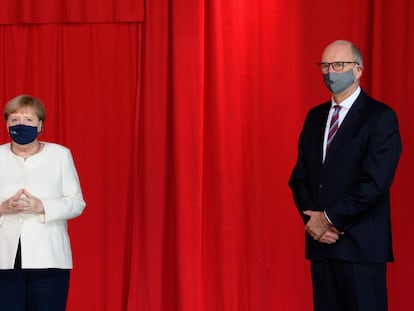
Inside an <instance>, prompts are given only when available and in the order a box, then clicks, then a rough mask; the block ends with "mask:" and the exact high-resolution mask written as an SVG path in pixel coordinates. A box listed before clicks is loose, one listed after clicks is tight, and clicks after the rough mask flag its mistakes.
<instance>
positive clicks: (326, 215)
mask: <svg viewBox="0 0 414 311" xmlns="http://www.w3.org/2000/svg"><path fill="white" fill-rule="evenodd" d="M323 214H324V215H325V217H326V220H327V221H328V222H329V223H330V224H331V225H332V226H333V223H332V221H331V220H330V219H329V217H328V214H326V211H323Z"/></svg>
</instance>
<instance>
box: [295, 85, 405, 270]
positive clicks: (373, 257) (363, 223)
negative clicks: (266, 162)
mask: <svg viewBox="0 0 414 311" xmlns="http://www.w3.org/2000/svg"><path fill="white" fill-rule="evenodd" d="M330 106H331V102H326V103H324V104H321V105H319V106H316V107H314V108H313V109H311V110H310V111H309V113H308V115H307V117H306V120H305V124H304V126H303V130H302V132H301V134H300V138H299V144H298V147H299V154H298V159H297V163H296V165H295V167H294V169H293V171H292V174H291V177H290V180H289V186H290V187H291V189H292V192H293V197H294V200H295V204H296V206H297V208H298V210H299V212H300V213H301V215H302V217H303V220H304V222H305V223H306V222H307V220H308V217H307V216H305V215H303V213H302V212H303V211H304V210H315V211H326V213H327V215H328V217H329V219H330V220H331V221H332V223H333V224H334V226H335V227H336V228H337V229H338V230H340V231H344V232H345V234H344V235H343V236H341V238H340V239H339V240H338V241H337V243H335V244H332V245H328V244H322V243H319V242H317V241H314V240H313V239H312V237H310V236H309V235H308V234H306V257H307V258H308V259H311V260H321V259H324V258H335V259H340V260H346V261H350V262H359V263H375V262H378V263H381V262H387V261H392V260H393V253H392V240H391V222H390V187H391V184H392V182H393V179H394V174H395V170H396V167H397V163H398V159H399V157H400V154H401V149H402V147H401V138H400V134H399V129H398V120H397V116H396V114H395V112H394V111H393V110H392V109H391V108H390V107H388V106H387V105H385V104H383V103H380V102H378V101H376V100H374V99H373V98H371V97H369V96H367V95H366V94H365V93H364V92H363V91H361V93H360V95H359V96H358V98H357V99H356V101H355V102H354V104H353V105H352V107H351V109H350V110H349V111H348V114H347V115H346V117H345V119H344V120H343V122H342V124H341V126H340V128H339V130H338V132H337V133H336V136H335V137H334V139H333V141H332V143H331V145H330V148H329V152H328V154H327V156H326V159H325V162H324V163H322V148H323V137H324V131H325V125H326V120H327V117H328V112H329V109H330Z"/></svg>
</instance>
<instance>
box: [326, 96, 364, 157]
mask: <svg viewBox="0 0 414 311" xmlns="http://www.w3.org/2000/svg"><path fill="white" fill-rule="evenodd" d="M365 99H366V95H365V93H364V92H363V91H361V93H360V94H359V96H358V97H357V99H356V100H355V102H354V103H353V105H352V107H351V109H350V110H349V111H348V113H347V115H346V116H345V119H344V120H343V121H342V123H341V126H340V127H339V129H338V131H337V132H336V134H335V137H334V138H333V140H332V143H331V145H330V147H329V152H328V154H327V155H326V158H325V162H324V163H325V164H326V163H327V162H329V160H330V159H331V158H332V157H334V156H335V153H336V152H338V149H339V148H340V146H341V144H343V143H346V141H347V140H348V139H349V138H350V137H351V136H352V133H353V131H352V129H354V128H355V127H359V124H360V122H361V120H362V118H363V108H364V105H365Z"/></svg>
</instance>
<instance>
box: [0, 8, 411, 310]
mask: <svg viewBox="0 0 414 311" xmlns="http://www.w3.org/2000/svg"><path fill="white" fill-rule="evenodd" d="M22 3H23V2H21V1H19V2H18V3H17V4H20V6H16V4H11V3H10V2H8V1H5V0H2V1H1V4H0V12H1V14H0V22H1V23H2V24H1V25H0V64H1V67H0V68H1V69H0V102H1V103H5V102H6V101H7V100H9V99H10V98H12V97H14V96H16V95H18V94H21V93H29V94H32V95H35V96H38V97H40V98H41V99H42V100H43V101H44V103H45V105H46V109H47V119H46V123H45V131H44V133H43V134H42V137H41V139H43V140H47V141H53V142H58V143H61V144H64V145H66V146H68V147H69V148H71V150H72V152H73V155H74V159H75V163H76V165H77V168H78V172H79V175H80V179H81V183H82V188H83V191H84V196H85V200H86V201H87V208H86V210H85V213H84V214H83V215H82V216H81V217H80V218H77V219H75V220H72V221H70V224H69V229H70V234H71V241H72V246H73V253H74V254H73V255H74V264H75V267H74V270H73V273H72V281H71V288H70V294H69V302H68V310H74V311H75V310H76V311H83V310H85V311H90V310H99V311H104V310H108V311H115V310H120V311H124V310H127V311H133V310H134V311H135V310H139V311H233V310H234V311H245V310H249V311H258V310H260V311H274V310H277V311H284V310H286V311H304V310H305V311H306V310H309V311H310V310H312V299H311V284H310V276H309V265H308V262H307V261H305V259H304V245H303V244H304V243H303V238H304V232H303V224H302V223H301V220H300V219H299V216H298V214H297V212H296V210H295V207H294V205H293V201H292V199H291V195H290V191H289V189H288V186H287V181H288V178H289V174H290V170H291V169H292V167H293V165H294V162H295V160H296V144H297V138H298V135H299V131H300V129H301V126H302V123H303V120H304V117H305V115H306V112H307V111H308V109H309V108H311V107H312V106H314V105H316V104H318V103H320V102H322V101H326V100H327V99H329V93H328V92H327V90H326V89H325V87H324V85H323V81H322V77H321V75H320V73H319V71H318V69H317V66H316V63H317V62H318V61H319V57H320V53H321V51H322V49H323V48H324V47H325V46H326V45H327V44H329V43H330V42H331V41H333V40H335V39H348V40H351V41H353V42H355V43H356V44H357V45H358V46H359V47H360V49H361V51H362V53H363V55H364V61H365V63H364V65H365V70H364V74H363V77H362V86H363V88H364V90H365V91H367V92H368V93H369V94H371V95H373V96H374V97H376V98H377V99H379V100H382V101H385V102H386V103H388V104H389V105H391V106H392V107H393V108H394V109H395V110H396V112H397V113H398V115H399V119H400V128H401V132H402V136H403V143H404V150H403V155H402V159H401V162H400V165H399V169H398V173H397V176H396V180H395V183H394V187H393V190H392V201H393V202H392V203H393V205H392V216H393V219H392V221H393V229H394V244H395V255H396V256H395V257H396V262H395V263H394V264H391V265H389V293H390V310H391V311H404V310H408V309H409V308H410V306H411V301H412V298H411V296H412V294H411V288H410V286H407V285H406V284H407V283H408V282H409V281H410V280H411V279H412V278H414V266H413V265H412V262H411V261H412V259H413V256H414V252H413V250H412V245H411V237H412V230H411V223H410V222H409V220H410V219H412V218H413V217H414V211H413V209H412V208H411V205H412V204H413V202H412V200H411V196H410V192H412V190H411V189H410V186H411V179H412V178H411V175H412V174H413V173H414V169H413V166H412V164H411V160H412V159H413V156H414V151H413V145H412V141H413V133H414V131H413V128H412V127H413V125H412V124H413V122H412V121H411V120H410V117H411V116H413V115H414V108H413V105H412V104H411V103H410V95H411V92H410V90H411V89H412V88H413V85H414V79H413V76H412V74H411V73H412V72H414V62H413V60H412V56H413V55H414V24H413V23H414V21H413V19H412V18H410V17H411V16H412V15H413V14H414V2H412V1H410V0H398V1H393V2H392V3H390V1H385V0H379V1H368V0H363V1H361V0H338V1H335V2H332V1H327V0H318V1H311V2H309V1H306V0H292V1H284V0H272V1H266V0H239V1H222V0H174V1H173V0H146V2H145V11H144V2H143V0H142V1H136V0H134V1H128V0H122V1H111V0H106V1H104V0H99V1H98V0H95V1H90V2H88V5H86V4H84V3H83V2H82V1H79V0H78V1H76V0H71V1H70V0H66V1H63V2H62V5H55V4H54V2H53V1H47V0H43V1H26V2H25V3H24V4H25V5H22ZM85 3H86V2H85ZM41 5H46V7H47V10H44V9H43V8H44V7H45V6H41ZM144 13H145V14H144ZM0 140H1V141H2V142H6V141H8V136H7V132H6V129H5V126H3V127H2V129H1V136H0ZM0 173H1V172H0Z"/></svg>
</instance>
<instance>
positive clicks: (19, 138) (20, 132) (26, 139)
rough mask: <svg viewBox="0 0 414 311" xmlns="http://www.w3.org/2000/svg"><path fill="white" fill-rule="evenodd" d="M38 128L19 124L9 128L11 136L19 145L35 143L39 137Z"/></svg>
mask: <svg viewBox="0 0 414 311" xmlns="http://www.w3.org/2000/svg"><path fill="white" fill-rule="evenodd" d="M37 134H38V133H37V126H29V125H24V124H18V125H13V126H9V135H10V138H11V139H13V141H14V142H16V143H17V144H19V145H26V144H30V143H31V142H33V141H34V140H35V139H36V137H37Z"/></svg>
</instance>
